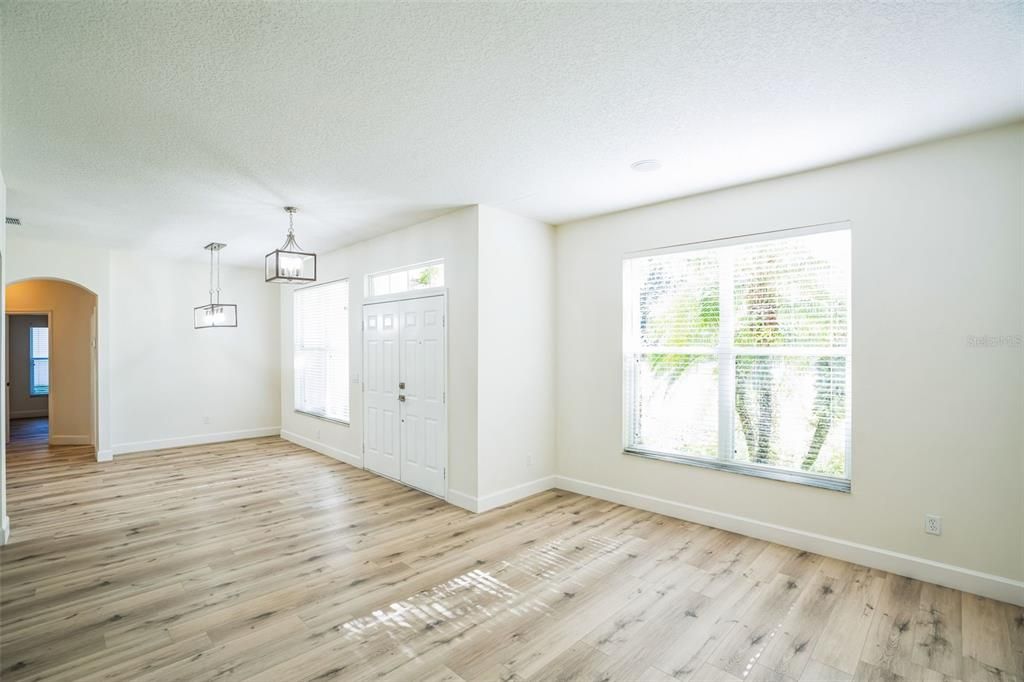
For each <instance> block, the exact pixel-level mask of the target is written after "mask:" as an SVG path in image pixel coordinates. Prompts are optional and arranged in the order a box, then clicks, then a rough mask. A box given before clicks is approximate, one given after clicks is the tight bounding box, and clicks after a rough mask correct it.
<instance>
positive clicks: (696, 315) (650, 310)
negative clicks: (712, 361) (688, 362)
mask: <svg viewBox="0 0 1024 682" xmlns="http://www.w3.org/2000/svg"><path fill="white" fill-rule="evenodd" d="M633 270H634V275H633V276H634V287H635V289H634V291H635V296H636V301H637V320H636V324H637V329H636V332H637V336H636V338H635V339H634V341H635V344H636V347H637V348H638V349H639V348H652V349H657V348H665V349H672V350H683V349H695V348H705V349H708V348H714V347H715V346H717V345H718V259H717V257H716V255H715V254H714V252H708V251H690V252H686V253H678V254H671V255H665V256H651V257H647V258H642V259H638V260H637V261H636V262H635V264H634V266H633Z"/></svg>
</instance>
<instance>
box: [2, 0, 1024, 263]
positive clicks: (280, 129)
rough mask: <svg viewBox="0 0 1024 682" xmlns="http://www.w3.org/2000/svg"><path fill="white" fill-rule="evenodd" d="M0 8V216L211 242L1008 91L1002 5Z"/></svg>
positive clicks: (521, 204) (321, 238) (600, 180)
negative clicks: (3, 210) (289, 220)
mask: <svg viewBox="0 0 1024 682" xmlns="http://www.w3.org/2000/svg"><path fill="white" fill-rule="evenodd" d="M2 11H3V17H2V22H3V27H2V31H3V33H2V39H3V45H2V50H3V51H2V57H3V63H2V68H3V72H2V76H3V101H2V115H3V119H2V135H3V138H2V144H3V148H2V164H3V172H4V176H5V179H6V181H7V185H8V190H9V200H8V207H9V208H8V212H9V214H10V215H15V216H18V217H20V218H21V219H22V222H23V223H24V226H23V227H20V228H9V229H11V230H12V231H14V230H20V231H21V232H19V233H21V234H32V235H38V236H42V237H50V238H61V239H72V238H73V239H80V240H83V241H89V242H93V243H99V244H106V245H110V246H124V247H148V248H159V249H162V250H165V251H167V252H170V253H173V254H186V255H187V254H194V255H195V256H196V257H197V258H202V257H203V256H205V253H204V252H203V251H202V249H201V247H202V245H203V244H205V243H206V242H208V241H211V240H218V241H224V242H227V243H228V244H229V248H228V250H227V251H225V252H224V258H225V260H226V261H230V262H247V263H253V264H259V262H260V257H261V256H262V254H263V253H264V252H266V251H268V250H270V249H272V248H274V247H276V246H278V244H279V243H280V242H281V241H282V240H283V237H284V231H285V224H286V220H285V215H284V213H283V211H281V210H280V207H281V206H283V205H285V204H295V205H297V206H299V207H301V208H302V209H303V211H302V213H300V214H299V216H298V223H297V230H298V235H299V239H300V242H301V243H302V244H303V246H305V247H307V248H315V249H318V250H326V249H330V248H334V247H337V246H341V245H344V244H347V243H350V242H353V241H356V240H358V239H361V238H365V237H367V236H370V235H373V234H377V233H381V232H385V231H388V230H391V229H394V228H397V227H400V226H404V225H408V224H411V223H413V222H416V221H418V220H421V219H424V218H428V217H431V216H434V215H437V214H439V213H442V212H444V211H446V210H448V209H450V208H452V207H455V206H458V205H463V204H469V203H478V202H479V203H488V204H493V205H497V206H502V207H505V208H507V209H509V210H512V211H515V212H518V213H522V214H524V215H528V216H532V217H535V218H539V219H541V220H545V221H548V222H552V223H559V222H565V221H567V220H572V219H575V218H580V217H584V216H589V215H593V214H598V213H603V212H607V211H613V210H617V209H622V208H628V207H631V206H636V205H640V204H644V203H649V202H653V201H657V200H661V199H667V198H671V197H676V196H681V195H685V194H690V193H694V192H700V191H704V190H709V189H713V188H718V187H723V186H728V185H732V184H737V183H741V182H745V181H749V180H754V179H759V178H765V177H769V176H773V175H778V174H782V173H788V172H792V171H798V170H803V169H808V168H812V167H815V166H820V165H823V164H828V163H833V162H836V161H842V160H845V159H849V158H853V157H857V156H862V155H865V154H870V153H873V152H878V151H881V150H886V149H891V148H894V147H898V146H903V145H907V144H911V143H914V142H919V141H923V140H927V139H931V138H935V137H938V136H942V135H946V134H949V133H956V132H959V131H963V130H968V129H973V128H978V127H983V126H988V125H992V124H996V123H1000V122H1004V121H1008V120H1012V119H1015V118H1018V117H1020V116H1022V115H1024V91H1022V87H1024V86H1022V83H1024V66H1022V59H1024V57H1022V49H1024V48H1022V38H1021V36H1022V35H1024V21H1022V5H1021V4H1020V3H1015V4H997V3H982V2H977V3H968V4H962V5H937V4H930V3H923V2H911V3H905V4H885V5H866V4H853V3H840V4H828V5H826V4H785V5H769V4H764V3H760V4H754V3H749V4H724V3H721V4H719V3H708V4H691V3H687V4H633V3H630V4H626V3H623V4H600V5H599V4H519V3H478V4H470V3H462V4H432V3H410V4H390V3H370V2H367V3H297V2H277V3H268V4H243V3H229V2H205V3H203V2H200V3H176V2H147V3H141V2H139V3H127V2H125V3H122V2H117V3H109V4H108V3H103V2H81V3H62V4H57V3H43V2H28V3H20V2H10V1H8V2H5V3H4V4H3V10H2ZM645 158H657V159H660V160H661V161H662V162H663V169H662V170H661V171H659V172H657V173H635V172H633V171H631V170H630V169H629V164H630V163H631V162H633V161H636V160H638V159H645Z"/></svg>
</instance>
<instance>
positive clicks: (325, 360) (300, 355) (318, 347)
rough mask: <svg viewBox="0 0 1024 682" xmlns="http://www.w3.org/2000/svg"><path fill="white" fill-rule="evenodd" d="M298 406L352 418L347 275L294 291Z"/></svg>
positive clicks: (320, 414)
mask: <svg viewBox="0 0 1024 682" xmlns="http://www.w3.org/2000/svg"><path fill="white" fill-rule="evenodd" d="M294 325H295V336H294V345H295V409H296V410H298V411H299V412H306V413H308V414H312V415H315V416H317V417H323V418H325V419H333V420H335V421H341V422H345V423H348V420H349V374H348V333H349V330H348V280H340V281H337V282H329V283H327V284H318V285H316V286H311V287H305V288H303V289H298V290H296V291H295V298H294Z"/></svg>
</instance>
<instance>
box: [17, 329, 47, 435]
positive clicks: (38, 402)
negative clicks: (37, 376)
mask: <svg viewBox="0 0 1024 682" xmlns="http://www.w3.org/2000/svg"><path fill="white" fill-rule="evenodd" d="M48 325H49V320H48V319H47V317H46V315H11V316H10V317H9V318H8V323H7V348H8V351H7V352H8V358H9V361H8V369H9V371H10V385H9V391H8V397H9V398H10V401H11V419H18V418H21V417H45V416H46V415H47V412H48V410H47V408H48V407H49V406H48V405H47V403H48V402H49V396H46V395H32V378H31V377H32V369H31V364H32V356H31V348H32V343H31V329H32V327H46V326H48Z"/></svg>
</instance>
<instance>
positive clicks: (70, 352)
mask: <svg viewBox="0 0 1024 682" xmlns="http://www.w3.org/2000/svg"><path fill="white" fill-rule="evenodd" d="M97 303H98V299H97V296H96V294H95V293H93V292H92V291H90V290H89V289H86V288H85V287H83V286H80V285H78V284H76V283H74V282H68V281H64V280H58V279H49V278H33V279H25V280H21V281H18V282H14V283H11V284H9V285H7V288H6V310H5V313H6V324H7V344H6V346H5V348H6V350H7V357H6V358H5V359H4V361H5V362H6V363H7V364H6V367H7V372H8V373H7V376H8V386H7V391H8V395H7V401H6V404H7V408H8V414H7V415H4V417H5V418H6V419H8V429H7V434H8V441H9V443H10V445H9V448H8V462H9V461H10V456H11V453H14V452H17V448H18V446H19V445H29V446H33V445H35V446H38V445H43V446H79V447H81V446H87V447H88V448H90V449H91V453H92V454H95V452H96V449H97V446H98V422H97V414H98V395H99V392H98V373H97V360H98V358H97V352H96V351H97V344H96V339H97V336H96V330H97V325H96V322H97V313H98V311H97ZM21 420H24V421H23V422H22V423H18V422H19V421H21ZM19 436H20V437H21V440H22V443H19V442H18V440H19Z"/></svg>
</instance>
